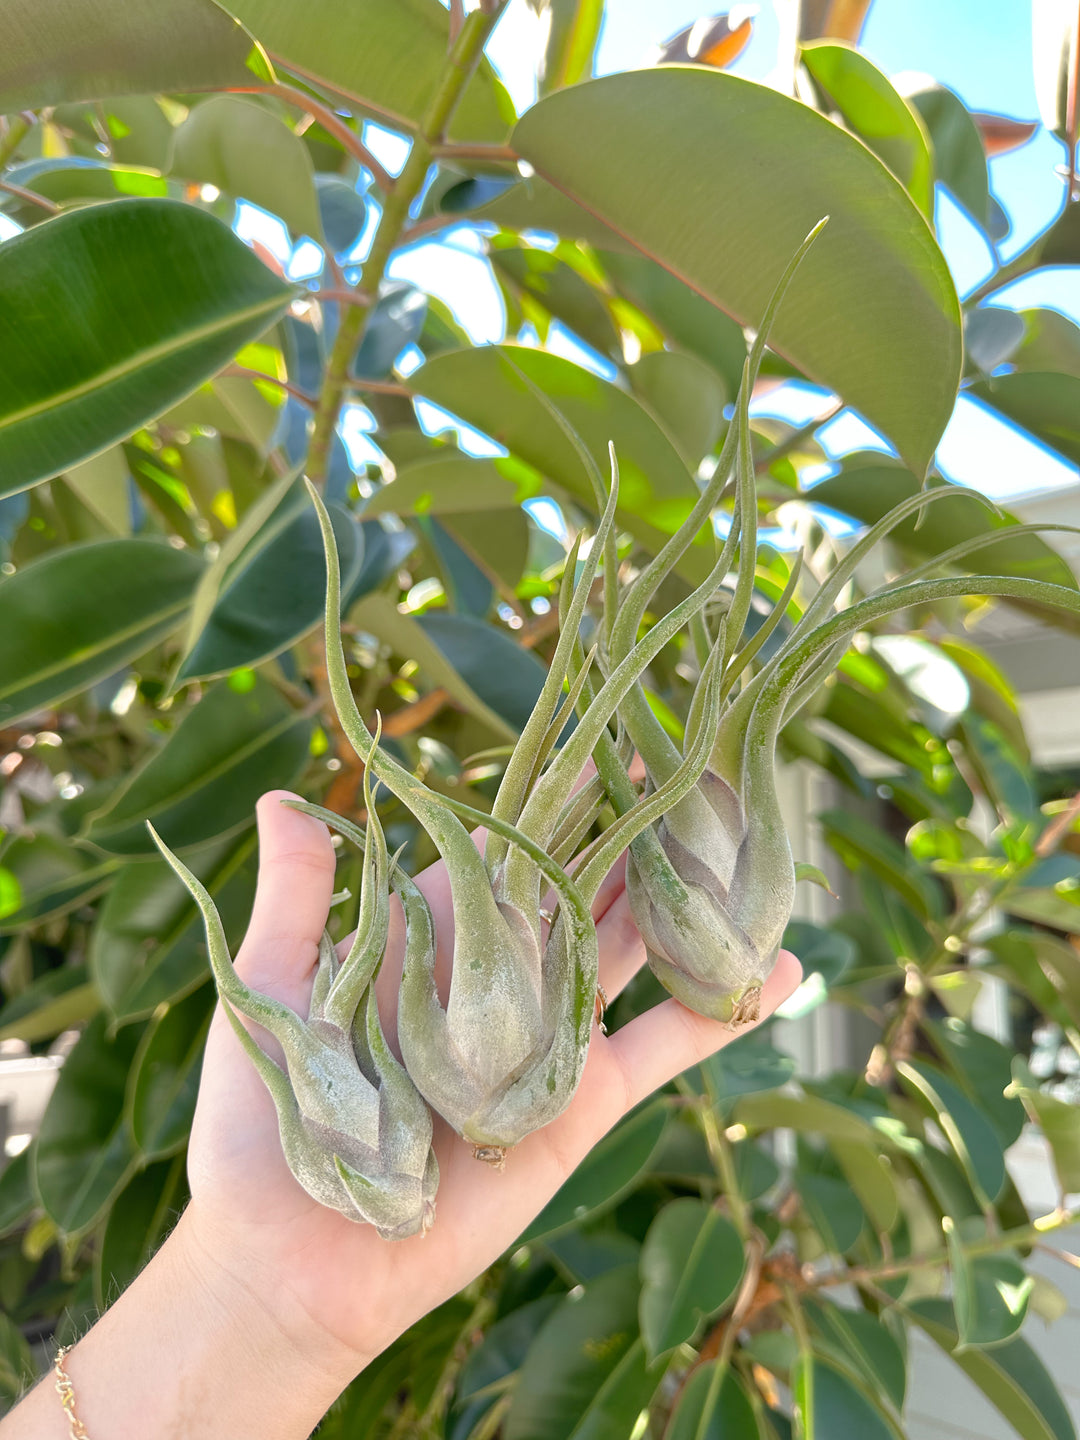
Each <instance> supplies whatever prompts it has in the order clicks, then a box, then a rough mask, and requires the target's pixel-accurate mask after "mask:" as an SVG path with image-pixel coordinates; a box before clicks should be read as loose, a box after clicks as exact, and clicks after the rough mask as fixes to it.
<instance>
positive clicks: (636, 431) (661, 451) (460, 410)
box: [409, 345, 713, 583]
mask: <svg viewBox="0 0 1080 1440" xmlns="http://www.w3.org/2000/svg"><path fill="white" fill-rule="evenodd" d="M504 352H505V354H506V356H507V358H508V360H510V361H512V362H513V364H514V365H516V366H517V367H518V368H519V369H520V370H521V371H523V372H524V374H525V375H526V376H528V378H529V379H530V380H531V381H532V382H533V383H534V384H535V385H536V386H538V387H539V389H540V390H542V391H543V392H544V394H545V395H546V396H547V397H548V399H549V400H550V401H551V403H552V404H553V405H555V406H557V407H558V408H559V410H561V411H562V412H563V414H564V415H565V416H566V418H567V420H568V421H569V422H570V424H571V425H572V426H573V427H574V429H575V430H576V431H577V432H578V433H579V434H580V436H581V438H582V439H583V441H584V442H585V445H586V447H587V448H588V450H589V451H590V453H591V454H592V456H593V458H594V460H595V462H596V464H597V466H599V469H600V473H601V475H604V476H606V475H607V474H608V471H609V468H610V461H609V459H608V444H609V442H611V443H613V444H614V446H615V451H616V454H617V456H618V460H619V477H620V489H619V510H618V518H619V524H620V525H622V526H624V527H625V528H626V529H627V530H629V531H630V533H631V534H632V535H633V536H634V537H635V539H637V540H638V541H639V542H640V543H641V544H642V545H644V546H645V547H646V549H649V550H652V551H655V550H657V549H659V548H660V546H661V545H662V544H663V543H664V539H665V538H666V536H667V535H669V534H671V533H673V532H674V531H675V530H676V529H678V527H679V525H680V524H681V523H682V521H683V520H684V519H685V518H686V516H687V515H688V514H689V512H690V510H691V509H692V508H693V505H694V502H695V501H696V499H697V497H698V493H699V492H698V489H697V486H696V485H695V484H694V482H693V480H692V479H691V477H690V474H689V472H688V471H687V468H686V464H685V462H684V461H683V459H682V457H681V456H680V455H679V452H678V450H677V449H676V448H675V446H674V444H673V443H672V441H671V440H670V439H669V438H668V436H667V434H666V433H665V431H664V430H663V428H662V427H661V426H660V425H659V424H658V423H657V421H656V420H654V419H653V417H652V415H651V414H649V412H648V411H647V410H646V409H645V408H644V407H643V406H641V405H639V404H638V402H637V401H636V400H635V399H634V398H633V396H632V395H628V394H627V393H626V392H625V391H623V390H620V389H618V387H617V386H615V385H612V384H609V383H608V381H606V380H601V379H600V378H599V377H598V376H596V375H594V374H593V373H592V372H591V371H589V370H585V369H583V368H582V367H581V366H580V365H575V364H573V362H572V361H570V360H564V359H563V358H562V357H561V356H559V355H552V354H549V353H548V352H546V351H542V350H533V349H530V348H528V347H526V346H518V345H514V346H484V347H482V348H477V349H475V350H459V351H456V352H452V353H450V354H445V355H439V356H436V358H435V359H434V360H429V361H428V363H427V364H426V365H424V366H423V367H422V368H421V369H419V370H417V371H416V372H415V373H414V374H413V375H412V376H410V382H409V383H410V384H411V385H412V386H413V388H414V389H415V390H416V391H417V392H418V393H419V394H421V395H423V396H425V397H426V398H427V399H429V400H434V401H435V403H436V404H437V405H442V406H444V407H445V408H446V409H447V410H449V411H451V412H452V413H453V414H455V415H459V416H460V417H461V418H462V419H463V420H465V421H467V422H468V423H469V424H470V425H474V426H476V428H477V429H479V430H483V431H484V432H485V433H486V434H489V435H492V436H494V437H495V438H497V439H498V440H500V441H501V442H502V443H503V444H504V445H506V446H507V447H508V448H509V449H510V450H511V451H512V452H513V453H514V455H515V456H518V457H519V458H520V459H522V460H524V461H525V462H526V463H527V464H528V465H530V466H532V467H533V468H534V469H535V470H537V471H539V472H540V474H541V475H543V476H545V477H546V479H547V480H548V481H549V482H551V484H553V485H554V486H556V487H558V490H561V491H565V492H567V493H568V494H569V495H570V496H571V497H572V498H573V499H574V500H576V501H578V502H579V503H580V504H582V505H584V506H585V507H586V508H587V509H589V510H593V509H594V507H595V505H596V499H595V495H594V493H593V487H592V483H591V482H590V480H589V477H588V474H587V473H586V470H585V467H584V466H583V464H582V462H581V459H580V457H579V456H578V454H577V452H576V451H575V449H574V447H573V446H572V445H571V443H570V441H569V440H568V439H567V438H566V435H565V434H564V433H563V431H562V429H561V428H560V427H559V425H558V423H557V422H556V421H555V419H554V418H553V417H552V416H551V415H550V414H549V413H548V411H547V410H546V409H545V407H544V406H543V405H542V404H541V402H540V400H539V399H538V398H537V397H536V396H535V395H534V394H533V393H532V391H531V390H529V389H528V387H527V386H526V383H525V381H524V380H522V379H521V378H520V376H518V375H516V374H515V373H514V371H513V370H512V369H511V368H510V364H508V363H507V362H506V361H504V360H503V358H502V355H503V353H504ZM712 563H713V561H712V551H711V547H710V546H706V545H704V544H701V545H695V546H691V548H690V550H689V552H688V553H687V555H686V557H685V558H684V560H683V562H682V565H681V569H682V572H683V574H684V575H685V576H686V577H687V578H688V579H691V580H694V581H695V582H696V583H699V582H700V581H701V580H703V579H704V578H705V576H706V575H707V574H708V571H709V569H710V567H711V565H712Z"/></svg>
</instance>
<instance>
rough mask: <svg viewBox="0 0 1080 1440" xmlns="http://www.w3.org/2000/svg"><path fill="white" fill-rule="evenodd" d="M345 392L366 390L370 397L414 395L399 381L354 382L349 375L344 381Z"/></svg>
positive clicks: (413, 392) (412, 391)
mask: <svg viewBox="0 0 1080 1440" xmlns="http://www.w3.org/2000/svg"><path fill="white" fill-rule="evenodd" d="M345 389H346V390H367V391H368V392H369V393H370V394H372V395H406V396H407V395H414V394H415V393H416V392H415V391H414V390H411V389H410V388H409V386H408V385H403V384H402V383H401V381H400V380H355V379H353V377H352V376H351V375H350V376H349V377H348V378H347V379H346V381H345Z"/></svg>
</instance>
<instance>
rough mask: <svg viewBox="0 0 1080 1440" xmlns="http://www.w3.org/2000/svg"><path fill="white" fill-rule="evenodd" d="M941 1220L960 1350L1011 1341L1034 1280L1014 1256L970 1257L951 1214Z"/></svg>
mask: <svg viewBox="0 0 1080 1440" xmlns="http://www.w3.org/2000/svg"><path fill="white" fill-rule="evenodd" d="M941 1223H942V1226H943V1227H944V1230H945V1238H946V1242H947V1244H948V1247H949V1269H950V1270H951V1272H952V1283H953V1308H954V1311H955V1314H956V1328H957V1334H958V1337H959V1344H958V1346H957V1349H958V1350H960V1349H967V1347H968V1346H970V1345H997V1344H1000V1342H1001V1341H1002V1340H1008V1339H1009V1338H1010V1336H1012V1335H1015V1334H1016V1332H1017V1331H1018V1330H1019V1329H1020V1326H1021V1325H1022V1324H1023V1323H1024V1317H1025V1316H1026V1315H1027V1307H1028V1300H1029V1299H1030V1298H1031V1291H1032V1289H1033V1287H1034V1284H1035V1282H1034V1280H1033V1279H1032V1277H1031V1276H1030V1275H1025V1274H1024V1267H1023V1266H1022V1265H1020V1264H1019V1263H1018V1262H1017V1261H1016V1260H1015V1259H1013V1258H1012V1257H1011V1256H1008V1255H980V1256H975V1257H971V1256H969V1255H968V1254H967V1252H966V1251H965V1250H964V1246H963V1243H962V1240H961V1236H960V1234H959V1233H958V1230H957V1226H956V1224H955V1222H954V1221H953V1219H952V1217H951V1216H949V1215H946V1216H945V1217H944V1218H943V1220H942V1222H941Z"/></svg>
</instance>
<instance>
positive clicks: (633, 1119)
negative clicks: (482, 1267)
mask: <svg viewBox="0 0 1080 1440" xmlns="http://www.w3.org/2000/svg"><path fill="white" fill-rule="evenodd" d="M667 1120H668V1107H667V1105H666V1104H665V1102H664V1101H662V1100H654V1101H652V1102H651V1103H650V1104H648V1105H645V1106H643V1107H642V1108H641V1109H639V1110H635V1111H634V1113H633V1114H632V1115H629V1116H627V1118H626V1119H625V1120H622V1121H620V1122H619V1124H618V1125H616V1126H615V1128H614V1130H612V1131H610V1132H609V1133H608V1134H607V1135H605V1136H604V1138H603V1140H601V1141H600V1143H599V1144H598V1145H597V1146H595V1147H594V1148H593V1149H592V1150H590V1152H589V1154H588V1155H587V1156H586V1158H585V1159H584V1160H583V1161H582V1163H581V1164H580V1165H579V1166H578V1168H577V1169H576V1170H575V1171H574V1173H573V1175H571V1177H570V1179H569V1180H567V1181H566V1183H565V1184H564V1185H563V1187H562V1189H561V1190H559V1191H558V1192H557V1193H556V1194H555V1195H554V1197H553V1198H552V1199H551V1200H549V1201H548V1203H547V1204H546V1205H545V1206H544V1208H543V1210H541V1212H540V1214H539V1215H538V1216H537V1217H536V1219H535V1220H534V1221H533V1222H532V1224H531V1225H530V1226H529V1227H528V1229H527V1230H526V1231H525V1232H524V1233H523V1234H522V1236H521V1238H520V1240H519V1242H518V1243H519V1244H522V1245H527V1244H529V1243H531V1242H532V1241H534V1240H542V1239H545V1238H547V1237H548V1236H551V1235H556V1234H558V1233H559V1231H561V1230H563V1229H565V1228H566V1226H568V1225H575V1224H578V1223H580V1222H581V1221H583V1220H586V1219H588V1218H591V1217H594V1216H597V1215H600V1214H602V1213H603V1212H604V1211H605V1210H610V1209H611V1207H612V1206H613V1205H615V1204H616V1203H617V1202H618V1201H619V1200H620V1199H621V1198H622V1196H623V1195H624V1194H626V1193H628V1192H629V1191H630V1190H631V1189H632V1187H633V1186H634V1184H635V1183H636V1181H637V1180H638V1178H639V1177H640V1176H641V1175H642V1174H643V1173H644V1172H645V1170H646V1169H647V1167H648V1164H649V1158H650V1156H651V1155H652V1154H653V1152H654V1151H655V1150H656V1148H657V1146H658V1145H659V1143H660V1137H661V1135H662V1134H663V1133H664V1127H665V1126H666V1124H667Z"/></svg>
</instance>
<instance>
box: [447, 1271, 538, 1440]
mask: <svg viewBox="0 0 1080 1440" xmlns="http://www.w3.org/2000/svg"><path fill="white" fill-rule="evenodd" d="M560 1298H561V1297H560V1296H558V1295H541V1296H540V1298H539V1299H537V1300H530V1301H528V1302H527V1303H526V1304H524V1305H519V1306H518V1307H517V1309H515V1310H511V1311H510V1312H509V1314H507V1315H503V1316H501V1317H500V1318H499V1319H498V1320H496V1321H495V1323H494V1324H493V1325H492V1326H491V1328H490V1329H489V1330H488V1331H487V1333H486V1334H485V1336H484V1338H483V1340H481V1342H480V1344H479V1345H477V1347H476V1348H475V1349H474V1350H473V1351H472V1352H471V1354H470V1355H469V1358H468V1359H467V1360H466V1362H465V1364H464V1366H463V1367H462V1371H461V1375H460V1376H459V1378H458V1382H457V1387H456V1389H455V1392H454V1405H453V1409H452V1411H451V1416H450V1421H449V1424H448V1429H447V1440H467V1437H468V1436H470V1435H471V1434H472V1433H473V1430H474V1428H475V1427H476V1425H477V1423H478V1422H479V1421H480V1420H481V1419H482V1418H483V1416H484V1415H486V1414H487V1412H488V1411H489V1410H490V1409H491V1406H492V1405H493V1404H494V1403H495V1402H496V1400H497V1398H498V1393H499V1390H500V1388H501V1384H502V1383H503V1382H505V1381H506V1379H507V1377H508V1376H510V1375H513V1374H514V1372H515V1371H517V1370H519V1369H520V1368H521V1366H522V1364H523V1362H524V1360H525V1356H526V1355H527V1354H528V1351H529V1347H530V1345H531V1344H532V1343H533V1341H534V1340H535V1339H536V1334H537V1331H538V1330H539V1329H540V1327H541V1325H543V1323H544V1321H545V1320H546V1319H547V1318H548V1316H549V1315H550V1314H551V1312H552V1310H553V1309H554V1308H555V1306H556V1305H558V1304H559V1301H560Z"/></svg>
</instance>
